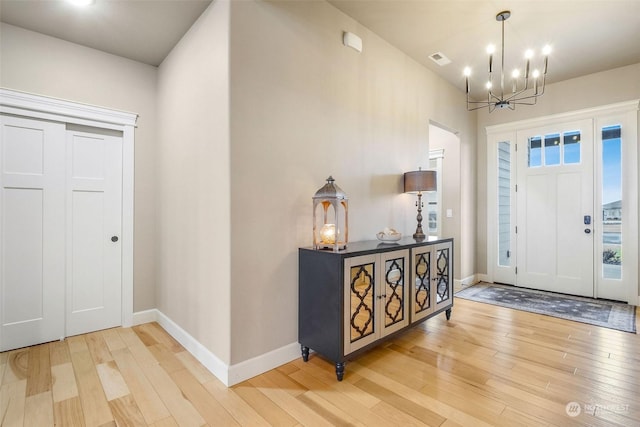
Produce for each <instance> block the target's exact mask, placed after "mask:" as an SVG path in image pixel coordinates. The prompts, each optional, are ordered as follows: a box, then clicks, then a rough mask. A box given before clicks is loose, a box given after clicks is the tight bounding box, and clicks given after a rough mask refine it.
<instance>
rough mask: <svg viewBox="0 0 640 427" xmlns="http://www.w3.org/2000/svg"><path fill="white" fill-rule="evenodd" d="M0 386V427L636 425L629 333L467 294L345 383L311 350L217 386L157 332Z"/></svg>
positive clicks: (53, 350)
mask: <svg viewBox="0 0 640 427" xmlns="http://www.w3.org/2000/svg"><path fill="white" fill-rule="evenodd" d="M636 321H637V319H636ZM0 378H1V379H2V380H1V393H2V395H1V399H0V421H1V424H2V426H7V427H8V426H22V425H24V426H37V427H41V426H52V425H56V426H116V425H118V426H146V425H151V426H156V427H161V426H201V425H209V426H226V425H244V426H262V425H273V426H299V425H305V426H323V425H327V426H328V425H338V426H347V425H360V426H408V425H421V426H422V425H429V426H443V427H453V426H474V427H475V426H488V425H499V426H509V427H511V426H518V425H536V426H538V425H542V426H544V425H555V426H563V427H564V426H580V425H592V426H615V425H619V426H634V425H636V426H637V425H640V398H639V396H640V338H639V337H638V336H637V335H635V334H629V333H624V332H617V331H612V330H609V329H604V328H599V327H594V326H589V325H584V324H580V323H574V322H569V321H564V320H559V319H554V318H551V317H547V316H541V315H536V314H531V313H525V312H519V311H515V310H510V309H506V308H501V307H496V306H491V305H486V304H481V303H476V302H471V301H466V300H462V299H458V300H456V302H455V306H454V310H453V316H452V318H451V320H450V321H449V322H447V321H446V319H445V317H444V315H442V316H437V317H435V318H433V319H430V320H428V321H427V322H426V323H424V324H422V325H420V326H419V327H417V328H415V329H413V330H410V331H409V332H407V333H405V334H403V335H401V336H399V337H397V338H395V339H393V340H391V341H388V342H386V343H385V344H383V345H382V346H380V347H377V348H376V349H375V350H372V351H370V352H368V353H366V354H364V355H362V356H361V357H358V358H357V359H356V360H354V361H352V362H349V363H347V367H346V373H345V378H344V381H342V382H337V381H336V379H335V373H334V367H333V365H332V364H331V363H329V362H327V361H325V360H322V358H320V357H318V356H317V355H313V354H312V355H311V357H310V360H309V362H308V363H304V362H302V360H301V359H297V360H294V361H293V362H290V363H288V364H286V365H283V366H281V367H280V368H278V369H275V370H272V371H269V372H267V373H265V374H263V375H260V376H258V377H255V378H252V379H250V380H248V381H245V382H243V383H241V384H238V385H236V386H234V387H231V388H226V387H224V385H223V384H222V383H220V382H219V381H218V380H217V379H216V378H215V377H214V376H213V375H212V374H211V373H209V372H208V371H207V370H206V369H205V368H204V367H203V366H202V365H200V364H199V363H198V362H197V361H196V360H195V359H194V358H193V357H192V356H191V355H190V354H189V353H187V352H186V351H185V350H184V349H183V348H182V347H181V346H180V345H179V344H178V343H177V342H175V341H174V340H173V339H172V338H171V337H170V336H169V335H168V334H167V333H166V332H164V331H163V330H162V329H161V328H160V326H158V325H157V324H155V323H150V324H145V325H140V326H136V327H134V328H117V329H110V330H106V331H100V332H95V333H91V334H87V335H81V336H77V337H72V338H68V339H67V340H65V341H63V342H53V343H49V344H43V345H39V346H34V347H30V348H26V349H20V350H14V351H10V352H5V353H0ZM571 402H575V404H571ZM568 405H569V406H568ZM567 408H569V412H570V413H571V415H575V416H569V415H568V414H567ZM578 411H579V412H580V413H579V414H578Z"/></svg>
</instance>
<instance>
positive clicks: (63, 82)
mask: <svg viewBox="0 0 640 427" xmlns="http://www.w3.org/2000/svg"><path fill="white" fill-rule="evenodd" d="M0 31H1V33H0V59H1V60H0V86H1V87H4V88H8V89H14V90H19V91H23V92H30V93H34V94H38V95H45V96H51V97H55V98H62V99H66V100H70V101H76V102H82V103H86V104H93V105H98V106H102V107H109V108H113V109H118V110H124V111H129V112H134V113H138V114H139V118H138V127H137V128H136V130H135V223H134V227H135V242H134V245H135V252H134V257H135V260H134V289H133V291H134V311H141V310H146V309H151V308H154V307H155V306H156V301H155V279H156V276H155V253H154V252H155V243H156V242H155V232H156V227H155V214H154V203H155V202H154V200H155V193H154V185H155V177H156V169H155V162H154V156H155V154H154V151H155V142H156V141H155V139H156V78H157V69H156V68H155V67H152V66H149V65H144V64H141V63H138V62H135V61H131V60H128V59H124V58H121V57H118V56H114V55H110V54H107V53H103V52H100V51H97V50H94V49H89V48H86V47H83V46H79V45H77V44H73V43H68V42H65V41H62V40H60V39H56V38H53V37H48V36H44V35H42V34H39V33H35V32H32V31H27V30H23V29H21V28H18V27H15V26H12V25H8V24H4V23H2V24H0Z"/></svg>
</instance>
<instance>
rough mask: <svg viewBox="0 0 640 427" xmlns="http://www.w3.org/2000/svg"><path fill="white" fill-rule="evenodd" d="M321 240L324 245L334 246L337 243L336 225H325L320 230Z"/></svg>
mask: <svg viewBox="0 0 640 427" xmlns="http://www.w3.org/2000/svg"><path fill="white" fill-rule="evenodd" d="M320 240H321V241H322V243H326V244H329V245H333V244H334V243H335V242H336V225H335V224H325V225H323V226H322V228H321V229H320Z"/></svg>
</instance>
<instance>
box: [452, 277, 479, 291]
mask: <svg viewBox="0 0 640 427" xmlns="http://www.w3.org/2000/svg"><path fill="white" fill-rule="evenodd" d="M478 276H479V275H478V274H472V275H471V276H468V277H465V278H464V279H462V280H459V279H454V280H453V285H454V286H455V287H457V288H459V287H465V286H470V285H475V284H476V283H478V282H479V281H480V280H481V279H479V278H478Z"/></svg>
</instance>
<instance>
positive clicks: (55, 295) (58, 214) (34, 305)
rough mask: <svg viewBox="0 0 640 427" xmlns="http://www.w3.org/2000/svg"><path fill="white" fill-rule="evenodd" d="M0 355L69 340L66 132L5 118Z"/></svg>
mask: <svg viewBox="0 0 640 427" xmlns="http://www.w3.org/2000/svg"><path fill="white" fill-rule="evenodd" d="M0 125H1V126H2V133H1V135H0V168H1V173H2V174H1V176H0V192H1V193H0V214H1V217H0V305H1V306H0V317H1V319H0V320H1V329H0V351H4V350H9V349H12V348H19V347H25V346H27V345H31V344H34V343H38V342H46V341H52V340H56V339H60V338H62V337H64V295H65V290H64V286H65V283H64V280H65V254H64V240H65V233H64V223H65V216H64V215H65V194H64V183H65V127H64V125H63V124H60V123H52V122H47V121H34V120H26V119H22V118H18V117H11V116H4V115H2V116H0Z"/></svg>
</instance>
